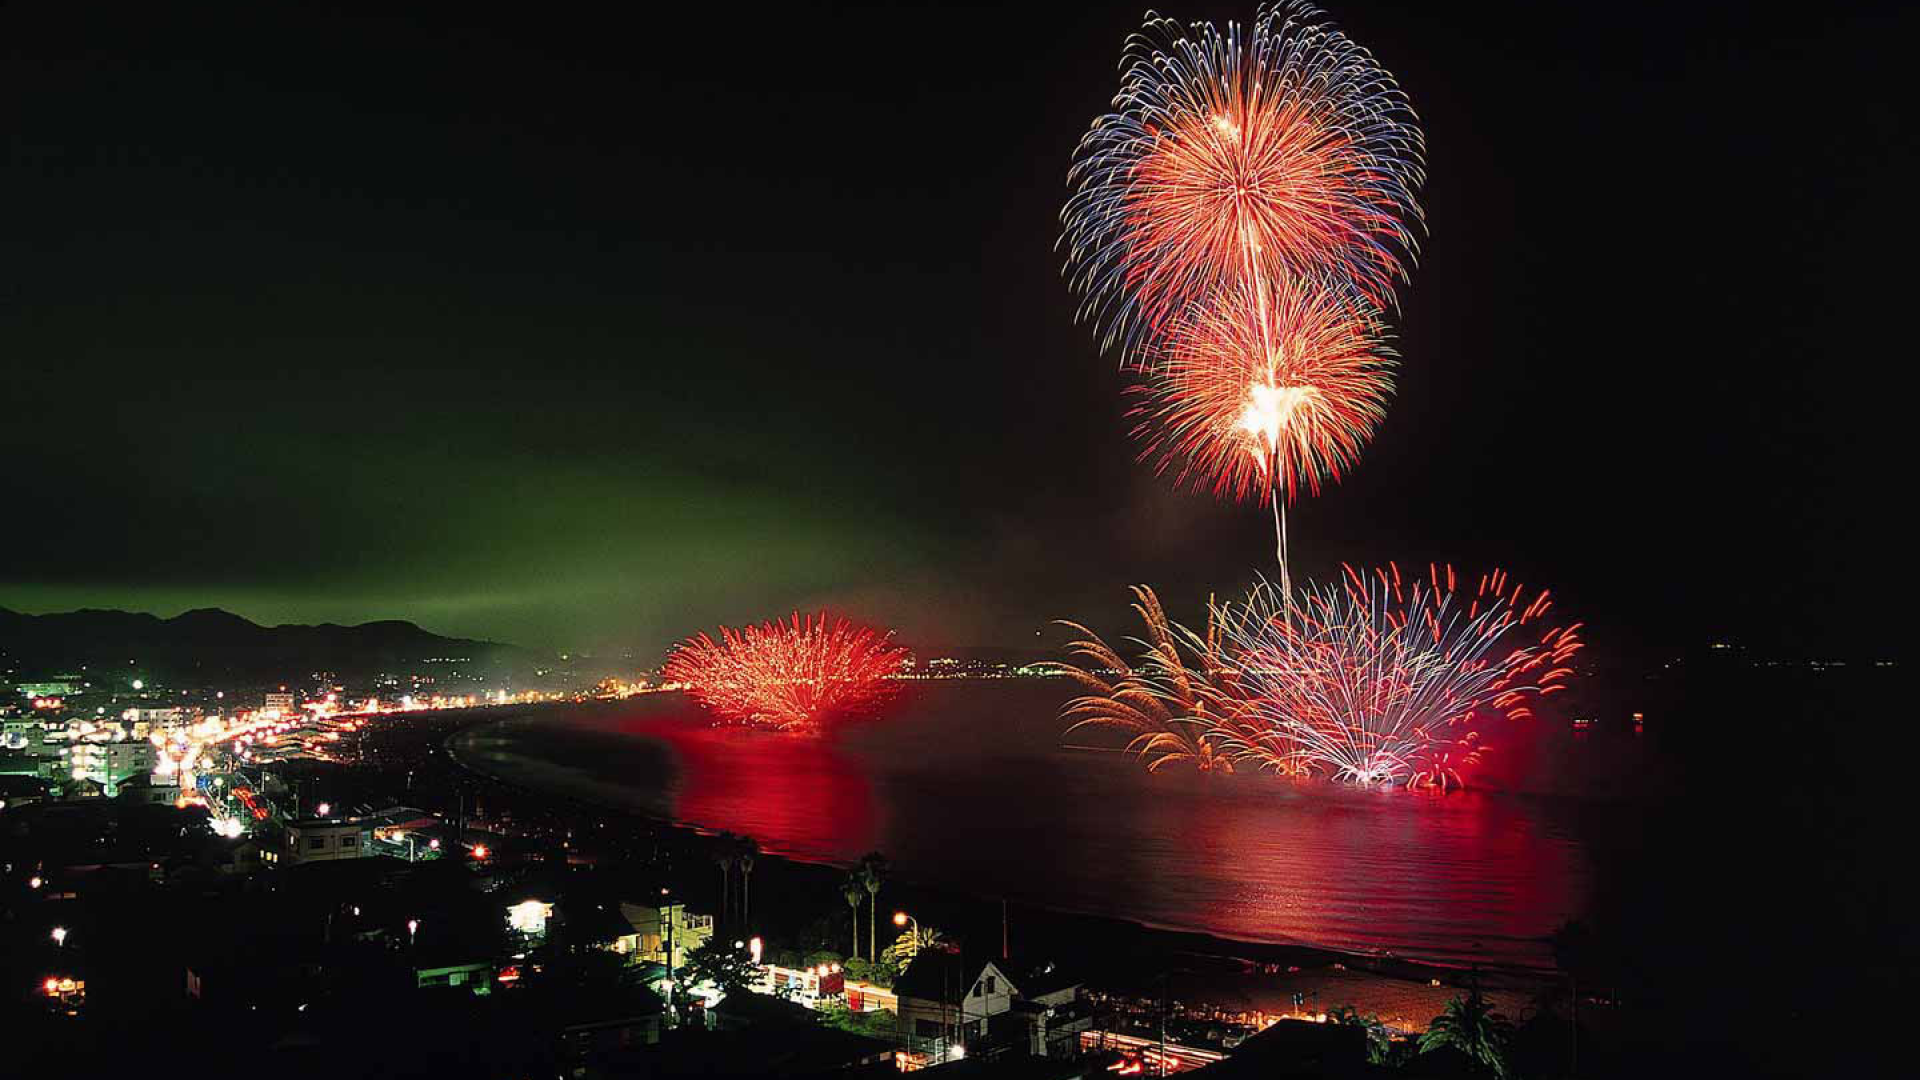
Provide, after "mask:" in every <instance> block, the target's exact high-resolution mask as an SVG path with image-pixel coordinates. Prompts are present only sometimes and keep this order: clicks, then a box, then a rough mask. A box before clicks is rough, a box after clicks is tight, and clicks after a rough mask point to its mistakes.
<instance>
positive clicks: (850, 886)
mask: <svg viewBox="0 0 1920 1080" xmlns="http://www.w3.org/2000/svg"><path fill="white" fill-rule="evenodd" d="M840 895H841V896H844V897H846V898H847V907H849V908H851V909H852V910H853V958H854V959H855V960H858V959H860V901H861V900H862V899H863V898H865V897H866V895H867V887H866V886H865V885H863V884H861V882H860V875H858V874H855V873H849V874H848V875H847V880H846V883H845V884H843V885H841V886H840Z"/></svg>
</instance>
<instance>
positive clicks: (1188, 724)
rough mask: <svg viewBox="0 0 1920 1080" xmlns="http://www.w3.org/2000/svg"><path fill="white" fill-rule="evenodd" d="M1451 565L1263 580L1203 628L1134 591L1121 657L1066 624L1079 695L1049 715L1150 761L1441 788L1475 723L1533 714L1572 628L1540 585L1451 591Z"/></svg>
mask: <svg viewBox="0 0 1920 1080" xmlns="http://www.w3.org/2000/svg"><path fill="white" fill-rule="evenodd" d="M1457 584H1458V579H1457V575H1456V574H1455V573H1454V571H1453V570H1452V569H1451V568H1444V567H1430V568H1429V571H1428V574H1427V576H1426V577H1424V578H1421V577H1406V576H1403V575H1402V574H1401V573H1400V571H1399V568H1398V567H1395V566H1392V565H1389V566H1388V567H1386V568H1385V569H1381V570H1376V571H1370V572H1362V571H1357V570H1354V569H1352V568H1348V570H1347V572H1346V576H1345V577H1344V578H1343V579H1342V580H1341V581H1340V582H1339V583H1338V584H1336V585H1333V586H1326V587H1316V586H1312V585H1309V586H1307V587H1306V588H1305V589H1303V590H1302V593H1301V595H1300V597H1299V598H1297V599H1296V600H1295V601H1294V603H1293V604H1292V605H1291V610H1290V611H1289V610H1288V605H1287V604H1286V603H1285V598H1284V597H1282V596H1281V595H1280V591H1279V589H1278V588H1276V587H1275V586H1273V585H1269V584H1266V583H1264V582H1263V583H1261V584H1259V585H1257V586H1255V587H1254V588H1253V590H1252V591H1250V592H1249V593H1248V595H1247V596H1246V597H1245V598H1244V599H1242V600H1239V601H1236V602H1232V603H1227V604H1209V606H1208V607H1209V612H1208V631H1207V634H1206V635H1205V636H1204V637H1202V636H1200V635H1195V634H1193V633H1192V632H1191V631H1188V630H1186V629H1184V628H1182V627H1180V626H1179V625H1178V624H1174V623H1170V622H1169V621H1168V620H1167V618H1166V615H1165V613H1164V612H1163V611H1162V610H1161V608H1160V605H1159V601H1158V600H1157V599H1156V598H1155V597H1154V595H1153V593H1152V591H1151V590H1147V589H1143V588H1136V589H1135V594H1136V596H1137V597H1138V598H1139V600H1140V602H1139V603H1138V604H1136V605H1135V609H1136V610H1137V611H1139V612H1140V615H1141V617H1142V618H1143V619H1144V620H1145V621H1146V623H1147V630H1148V634H1147V638H1146V639H1144V640H1141V641H1139V642H1138V644H1139V645H1140V646H1141V649H1142V655H1141V658H1140V661H1139V662H1138V663H1136V664H1130V663H1128V662H1127V661H1126V660H1124V659H1123V658H1122V657H1121V656H1120V655H1119V654H1118V653H1117V652H1116V651H1115V650H1113V649H1111V648H1109V647H1108V646H1107V645H1106V644H1105V643H1104V642H1102V641H1100V639H1099V638H1098V637H1097V636H1095V635H1093V634H1092V633H1090V632H1088V631H1086V630H1085V629H1084V628H1082V627H1079V626H1077V625H1075V624H1071V623H1070V624H1067V625H1069V626H1073V628H1074V629H1076V630H1079V631H1080V632H1081V633H1083V634H1085V635H1086V639H1085V640H1082V641H1078V642H1075V643H1074V645H1073V646H1072V648H1073V649H1074V652H1075V654H1076V657H1077V658H1078V659H1080V660H1082V661H1083V662H1086V665H1087V666H1085V667H1075V666H1069V665H1061V670H1063V671H1064V672H1065V673H1067V674H1068V675H1071V676H1073V677H1074V678H1075V679H1076V680H1077V681H1079V682H1080V684H1081V685H1082V686H1083V687H1085V688H1086V689H1087V690H1088V693H1087V694H1085V695H1083V696H1081V697H1079V698H1076V699H1074V700H1073V701H1071V702H1069V703H1068V704H1067V706H1066V707H1065V708H1064V709H1063V710H1062V713H1061V717H1062V719H1063V720H1066V721H1068V722H1069V723H1070V725H1071V726H1070V727H1069V728H1068V731H1069V732H1072V731H1074V730H1078V729H1079V728H1082V727H1085V726H1089V725H1092V726H1100V727H1108V728H1115V729H1118V730H1121V731H1123V732H1125V733H1127V734H1128V735H1129V737H1130V741H1129V743H1128V749H1129V750H1131V751H1133V752H1135V753H1136V754H1138V755H1139V757H1140V758H1141V760H1142V761H1143V762H1144V763H1145V764H1146V766H1147V768H1148V769H1149V770H1150V771H1151V770H1158V769H1160V768H1162V767H1164V766H1167V765H1175V764H1180V765H1184V764H1192V765H1194V766H1195V767H1197V768H1199V769H1202V770H1204V771H1210V772H1232V771H1234V770H1235V767H1236V766H1246V767H1251V768H1255V769H1259V770H1264V771H1270V772H1276V773H1281V774H1285V775H1290V776H1300V777H1306V776H1321V777H1324V778H1327V779H1331V780H1334V781H1338V782H1342V783H1349V784H1357V785H1361V786H1398V785H1405V786H1407V787H1413V788H1437V789H1440V790H1445V789H1448V788H1451V787H1457V786H1460V785H1461V784H1462V782H1463V771H1464V770H1466V769H1468V768H1469V767H1470V766H1472V765H1474V764H1476V763H1477V762H1478V761H1479V760H1480V757H1481V754H1482V753H1483V751H1484V745H1483V744H1482V742H1481V740H1480V728H1481V726H1483V725H1484V724H1486V723H1487V722H1490V721H1493V720H1496V719H1508V720H1520V719H1524V718H1526V717H1528V716H1531V715H1532V704H1533V702H1534V701H1535V700H1536V699H1538V698H1540V697H1543V696H1545V695H1549V694H1553V693H1556V692H1558V691H1559V690H1560V689H1561V688H1562V687H1564V685H1565V683H1566V680H1567V678H1568V677H1569V676H1570V675H1571V674H1572V669H1571V667H1570V666H1569V661H1570V660H1571V658H1572V656H1573V655H1574V653H1576V652H1577V651H1579V649H1580V647H1581V642H1580V638H1579V627H1578V626H1577V625H1574V626H1566V627H1548V626H1547V625H1546V621H1547V620H1546V617H1547V614H1548V612H1549V610H1550V608H1551V602H1550V600H1549V598H1548V595H1547V594H1546V593H1540V594H1538V595H1536V596H1534V597H1532V598H1531V599H1529V598H1528V596H1527V594H1526V591H1525V589H1524V588H1523V587H1521V586H1519V585H1517V584H1515V583H1513V582H1511V581H1509V580H1508V579H1507V576H1506V575H1505V574H1504V573H1500V572H1495V573H1492V574H1488V575H1485V576H1483V577H1482V578H1480V580H1479V583H1478V585H1477V587H1476V588H1475V589H1473V591H1472V592H1471V593H1470V594H1468V593H1464V592H1462V591H1459V590H1458V589H1457V588H1456V586H1457Z"/></svg>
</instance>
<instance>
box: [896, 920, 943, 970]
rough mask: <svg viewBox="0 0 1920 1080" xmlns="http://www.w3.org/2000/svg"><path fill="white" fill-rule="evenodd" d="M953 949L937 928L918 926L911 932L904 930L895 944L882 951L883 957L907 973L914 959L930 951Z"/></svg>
mask: <svg viewBox="0 0 1920 1080" xmlns="http://www.w3.org/2000/svg"><path fill="white" fill-rule="evenodd" d="M952 948H953V946H952V943H950V942H949V941H947V938H946V935H945V934H942V933H941V932H940V931H939V930H938V929H936V928H935V927H931V926H917V927H914V928H913V929H910V930H902V931H901V932H900V936H899V937H898V938H896V939H894V942H893V944H891V945H889V946H887V947H886V948H885V949H884V950H882V951H881V955H882V956H883V957H886V958H887V959H888V960H890V961H891V962H892V963H893V966H894V967H897V968H899V969H900V970H902V971H905V970H906V969H907V967H908V965H910V964H912V963H913V960H914V957H917V956H919V955H920V954H921V953H923V952H926V951H928V950H929V949H931V950H936V951H942V952H945V951H951V950H952Z"/></svg>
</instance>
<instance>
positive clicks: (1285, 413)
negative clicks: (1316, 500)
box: [1134, 278, 1394, 502]
mask: <svg viewBox="0 0 1920 1080" xmlns="http://www.w3.org/2000/svg"><path fill="white" fill-rule="evenodd" d="M1384 336H1385V332H1384V330H1383V328H1382V327H1381V326H1380V324H1379V321H1378V320H1377V319H1375V318H1374V317H1373V315H1372V313H1371V312H1369V311H1367V310H1365V309H1364V308H1362V307H1360V306H1358V305H1356V304H1354V303H1352V302H1351V301H1350V300H1349V299H1347V297H1346V296H1345V294H1342V293H1340V292H1337V291H1335V290H1333V289H1329V288H1326V287H1323V286H1320V285H1318V284H1315V283H1313V282H1310V281H1308V280H1307V279H1294V278H1285V279H1281V280H1280V281H1278V282H1276V283H1274V284H1272V285H1270V286H1268V287H1266V288H1265V289H1263V290H1260V291H1259V292H1258V294H1257V295H1256V290H1254V289H1253V288H1251V287H1236V288H1231V289H1225V290H1222V291H1221V292H1219V293H1217V294H1216V296H1215V299H1214V302H1212V303H1207V304H1195V305H1193V306H1192V307H1190V308H1189V309H1188V310H1187V311H1186V312H1185V313H1184V314H1182V316H1181V317H1180V318H1179V319H1178V320H1176V321H1175V322H1174V324H1173V325H1172V327H1171V328H1170V329H1169V332H1168V335H1167V343H1166V345H1165V346H1164V349H1163V354H1164V360H1163V362H1162V363H1161V364H1160V366H1159V370H1158V371H1157V372H1156V373H1155V376H1154V377H1153V378H1152V379H1151V380H1149V381H1148V382H1147V383H1145V384H1144V385H1143V386H1142V387H1140V390H1139V392H1140V394H1141V397H1142V403H1141V404H1140V405H1138V406H1137V407H1136V408H1135V410H1134V416H1135V420H1136V424H1135V428H1134V433H1135V435H1136V436H1137V437H1139V438H1140V439H1141V440H1142V441H1143V442H1144V443H1145V449H1144V451H1143V453H1142V457H1143V458H1146V459H1147V460H1150V461H1152V462H1153V463H1154V464H1155V465H1156V466H1157V467H1158V468H1159V469H1160V470H1161V471H1162V472H1166V471H1170V470H1171V471H1174V472H1175V473H1176V476H1177V478H1178V480H1179V481H1181V482H1190V483H1192V484H1194V485H1195V486H1198V487H1208V488H1211V489H1212V490H1213V491H1214V493H1215V494H1217V495H1222V496H1229V497H1232V498H1234V499H1249V498H1250V499H1254V500H1257V501H1261V502H1265V501H1267V500H1268V499H1279V498H1283V497H1291V496H1292V495H1293V494H1294V492H1295V491H1297V490H1299V489H1301V488H1305V489H1306V490H1307V491H1309V492H1312V493H1314V494H1318V493H1319V491H1320V486H1321V485H1322V484H1323V483H1326V482H1328V481H1331V480H1336V479H1338V478H1339V476H1340V474H1341V472H1342V471H1343V470H1344V469H1345V468H1347V467H1348V466H1349V465H1351V464H1352V462H1353V461H1354V459H1355V458H1356V457H1358V456H1359V453H1360V449H1361V447H1363V446H1364V445H1365V444H1366V442H1367V439H1368V438H1370V437H1371V436H1372V434H1373V430H1374V428H1375V426H1377V425H1378V424H1379V422H1380V420H1381V418H1382V417H1383V416H1384V415H1385V413H1386V403H1387V396H1388V395H1389V394H1390V393H1392V390H1393V379H1392V371H1393V363H1394V361H1393V356H1392V353H1391V352H1390V351H1389V350H1388V349H1387V348H1386V346H1385V344H1384V340H1383V339H1384Z"/></svg>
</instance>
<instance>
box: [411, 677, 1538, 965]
mask: <svg viewBox="0 0 1920 1080" xmlns="http://www.w3.org/2000/svg"><path fill="white" fill-rule="evenodd" d="M602 704H607V705H611V704H613V703H611V702H608V703H602ZM574 707H576V708H577V707H578V705H577V704H576V705H575V706H574ZM517 718H518V716H492V717H475V718H473V719H472V720H471V721H470V722H468V723H464V724H461V725H459V726H457V727H456V728H454V729H453V730H451V731H449V732H447V733H446V734H445V735H444V736H443V737H441V739H440V740H439V745H440V748H441V749H442V750H443V751H444V752H445V754H446V755H447V758H448V760H450V761H451V762H453V764H455V765H456V766H458V767H459V768H460V769H462V770H464V771H466V772H467V773H470V774H471V775H473V776H476V777H480V778H482V779H484V780H486V781H487V782H489V783H493V784H498V785H500V786H502V787H504V788H507V789H510V790H512V791H515V792H517V793H519V794H520V795H522V796H523V797H528V798H531V799H534V800H536V801H546V802H549V803H552V804H555V805H560V806H566V807H569V808H571V809H574V810H576V811H584V812H586V813H588V814H592V815H603V816H608V817H611V818H613V819H617V820H623V821H626V822H630V823H633V824H636V825H640V826H644V827H646V828H648V829H650V830H655V831H664V832H665V833H667V834H669V835H672V836H675V837H677V838H679V840H680V841H681V842H682V843H685V844H691V845H694V846H705V845H706V844H707V843H708V842H709V841H710V840H711V839H712V838H713V837H714V836H715V835H717V833H716V831H715V830H712V829H708V828H705V827H702V826H699V825H696V824H692V823H690V822H685V821H680V820H677V819H674V818H671V817H666V816H662V815H659V814H655V813H650V812H648V811H646V810H643V809H640V808H637V807H633V806H627V805H618V804H615V803H612V802H611V801H604V800H600V799H595V798H593V797H591V796H586V795H580V794H574V793H569V792H561V791H554V790H550V789H548V788H544V787H541V786H538V785H537V784H533V783H529V782H527V781H525V780H520V779H514V778H511V777H507V776H503V775H500V774H499V773H497V772H493V771H491V770H488V769H486V768H484V767H482V766H481V765H478V764H476V763H474V762H473V761H471V760H468V759H467V757H466V756H463V755H462V754H461V753H460V752H459V750H458V749H457V747H456V746H455V743H456V742H457V741H458V740H460V739H461V738H462V737H465V736H468V735H470V734H472V733H473V732H474V731H475V730H476V729H478V728H482V727H487V726H493V725H498V724H504V723H506V722H508V721H510V720H514V719H517ZM762 857H763V858H766V859H776V860H779V861H780V862H782V863H784V864H787V865H788V866H791V867H795V868H805V869H811V870H813V871H818V872H833V873H838V872H840V871H844V870H845V869H846V867H847V866H848V865H849V864H847V863H844V862H834V861H831V860H827V859H819V858H808V857H804V856H800V855H796V854H791V853H786V852H781V851H778V850H775V849H769V850H767V851H766V852H764V853H763V855H762ZM891 883H892V884H893V885H894V886H895V887H896V888H910V889H911V890H913V891H914V892H917V893H922V894H929V895H938V896H942V897H945V898H947V899H948V900H949V901H950V902H953V903H961V904H972V905H974V906H986V905H998V904H1002V903H1005V900H1004V898H1001V897H997V896H990V895H987V894H984V893H978V892H970V891H966V890H958V889H954V888H951V887H948V886H940V885H929V884H925V883H921V882H916V881H914V880H913V879H912V878H911V877H896V878H894V879H892V882H891ZM1018 906H1019V907H1020V908H1021V910H1022V911H1023V913H1031V914H1036V915H1041V916H1043V917H1045V918H1046V919H1047V920H1048V921H1051V922H1057V923H1059V924H1061V925H1062V928H1063V929H1069V930H1070V931H1071V932H1073V933H1075V934H1076V935H1077V936H1080V937H1083V938H1084V939H1086V940H1088V941H1089V942H1097V941H1102V940H1109V939H1116V938H1117V939H1125V940H1129V941H1130V943H1131V947H1133V948H1140V947H1141V946H1147V947H1148V948H1149V949H1150V951H1152V952H1157V953H1162V954H1165V955H1167V956H1178V957H1190V958H1195V959H1206V960H1211V961H1218V962H1226V963H1232V964H1239V965H1248V966H1268V967H1272V966H1278V967H1281V968H1308V967H1336V966H1337V967H1344V968H1354V969H1359V970H1362V971H1367V972H1371V973H1373V974H1376V975H1379V976H1381V977H1385V978H1391V979H1395V980H1404V981H1410V982H1418V983H1426V984H1432V983H1433V981H1434V980H1439V982H1440V983H1441V984H1445V985H1454V986H1461V987H1464V986H1465V985H1466V984H1467V982H1468V981H1469V980H1470V979H1482V980H1485V979H1487V978H1489V977H1491V978H1494V979H1497V980H1499V981H1502V982H1507V981H1511V982H1513V983H1515V984H1519V985H1525V986H1535V985H1538V984H1540V983H1543V982H1546V981H1550V980H1554V979H1557V978H1558V977H1559V976H1558V973H1557V972H1555V971H1554V970H1553V969H1551V968H1538V967H1529V966H1525V965H1516V964H1488V963H1480V964H1473V965H1463V964H1454V963H1447V962H1444V961H1438V960H1430V959H1424V958H1416V957H1405V956H1400V955H1380V954H1371V953H1364V952H1348V951H1342V950H1339V949H1335V948H1329V947H1326V946H1322V945H1314V944H1310V943H1305V942H1299V941H1288V940H1248V939H1242V938H1229V937H1223V936H1221V935H1218V934H1215V933H1213V932H1210V931H1208V930H1205V929H1198V928H1192V927H1184V926H1178V925H1170V924H1165V923H1159V922H1155V921H1152V920H1147V919H1141V918H1138V917H1133V916H1125V915H1113V914H1107V913H1102V912H1095V911H1086V910H1082V909H1075V908H1072V907H1066V906H1061V905H1057V904H1033V903H1029V902H1024V901H1023V902H1020V903H1019V904H1018Z"/></svg>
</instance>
